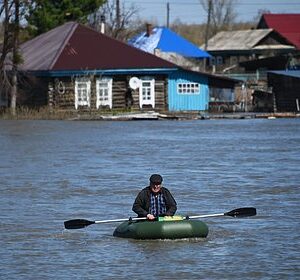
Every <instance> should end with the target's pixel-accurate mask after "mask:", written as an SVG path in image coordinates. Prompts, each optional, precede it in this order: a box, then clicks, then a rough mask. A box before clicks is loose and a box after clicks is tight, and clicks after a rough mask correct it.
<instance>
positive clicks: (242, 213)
mask: <svg viewBox="0 0 300 280" xmlns="http://www.w3.org/2000/svg"><path fill="white" fill-rule="evenodd" d="M255 215H256V209H255V208H254V207H244V208H237V209H234V210H231V211H229V212H225V213H221V214H208V215H199V216H186V217H181V216H176V217H177V219H176V220H188V219H200V218H208V217H220V216H230V217H236V218H243V217H250V216H255ZM178 217H180V219H178ZM146 219H147V218H146V217H142V218H129V219H114V220H102V221H89V220H84V219H75V220H69V221H65V222H64V225H65V228H66V229H79V228H84V227H87V226H89V225H92V224H103V223H114V222H124V221H139V220H146ZM159 220H160V221H162V220H163V217H162V219H159ZM167 220H170V219H167ZM174 220H175V219H174Z"/></svg>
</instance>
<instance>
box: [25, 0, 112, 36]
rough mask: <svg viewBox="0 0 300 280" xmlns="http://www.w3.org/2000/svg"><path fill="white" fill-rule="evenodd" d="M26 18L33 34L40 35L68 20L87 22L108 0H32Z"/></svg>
mask: <svg viewBox="0 0 300 280" xmlns="http://www.w3.org/2000/svg"><path fill="white" fill-rule="evenodd" d="M28 2H29V4H28V5H29V6H28V14H27V16H26V20H27V22H28V24H29V28H30V30H31V32H32V33H33V35H35V36H36V35H39V34H41V33H44V32H47V31H48V30H50V29H52V28H54V27H56V26H59V25H61V24H63V23H65V22H67V21H77V22H81V23H86V22H87V18H88V16H89V15H90V14H92V13H94V12H95V11H97V10H98V9H99V8H100V7H101V6H102V5H103V4H104V3H105V2H106V0H31V1H28Z"/></svg>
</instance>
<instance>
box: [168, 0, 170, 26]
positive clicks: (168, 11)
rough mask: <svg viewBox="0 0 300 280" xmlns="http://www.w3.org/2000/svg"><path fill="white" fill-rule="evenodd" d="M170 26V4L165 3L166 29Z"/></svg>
mask: <svg viewBox="0 0 300 280" xmlns="http://www.w3.org/2000/svg"><path fill="white" fill-rule="evenodd" d="M169 26H170V3H169V2H168V3H167V27H168V28H169Z"/></svg>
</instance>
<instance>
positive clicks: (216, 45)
mask: <svg viewBox="0 0 300 280" xmlns="http://www.w3.org/2000/svg"><path fill="white" fill-rule="evenodd" d="M271 32H272V29H259V30H238V31H222V32H219V33H217V34H216V35H215V36H214V37H212V38H211V39H209V41H208V44H207V50H208V51H222V50H250V49H252V48H254V47H255V46H256V45H257V44H258V43H259V42H260V41H261V40H262V39H263V38H265V37H266V36H267V35H269V34H270V33H271Z"/></svg>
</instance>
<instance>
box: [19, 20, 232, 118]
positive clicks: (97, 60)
mask: <svg viewBox="0 0 300 280" xmlns="http://www.w3.org/2000/svg"><path fill="white" fill-rule="evenodd" d="M20 50H21V54H22V57H23V61H24V63H23V64H22V65H21V66H20V67H19V70H20V71H21V72H22V73H24V76H25V77H26V85H25V86H24V88H25V91H26V92H27V96H28V94H29V95H30V96H29V98H28V99H27V101H26V100H25V98H24V100H23V104H26V102H27V104H28V105H37V103H38V105H39V106H41V105H49V106H52V107H53V108H57V109H63V110H76V111H89V112H91V111H94V112H101V110H104V109H124V108H126V107H127V108H128V107H130V108H132V109H135V110H149V109H151V110H157V111H182V110H187V111H189V110H200V111H201V110H207V109H208V99H209V88H210V87H214V86H216V87H220V88H223V89H227V90H229V91H232V89H233V87H234V83H235V81H234V80H231V79H228V78H222V77H218V76H213V75H208V74H205V73H199V72H193V71H188V70H185V69H183V68H180V67H179V66H178V65H175V64H173V63H170V62H169V61H166V60H163V59H161V58H159V57H156V56H154V55H152V54H149V53H146V52H144V51H141V50H138V49H136V48H134V47H132V46H129V45H127V44H125V43H122V42H120V41H117V40H115V39H112V38H110V37H108V36H106V35H104V34H101V33H98V32H97V31H95V30H93V29H90V28H88V27H86V26H84V25H81V24H78V23H75V22H68V23H66V24H64V25H62V26H59V27H57V28H55V29H53V30H50V31H49V32H47V33H44V34H42V35H40V36H38V37H36V38H34V39H32V40H30V41H27V42H25V43H24V44H22V45H21V47H20ZM24 96H25V95H24ZM128 99H129V101H130V102H128ZM37 101H38V102H37Z"/></svg>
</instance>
